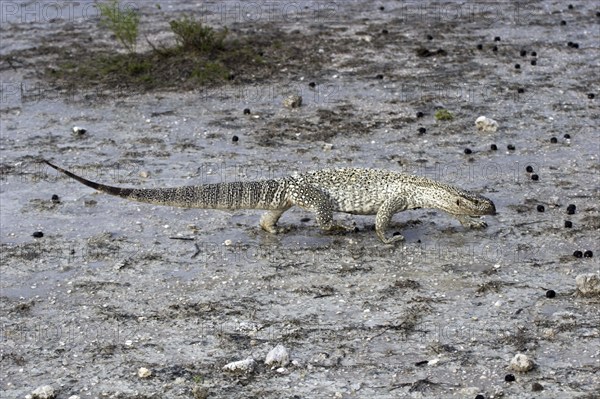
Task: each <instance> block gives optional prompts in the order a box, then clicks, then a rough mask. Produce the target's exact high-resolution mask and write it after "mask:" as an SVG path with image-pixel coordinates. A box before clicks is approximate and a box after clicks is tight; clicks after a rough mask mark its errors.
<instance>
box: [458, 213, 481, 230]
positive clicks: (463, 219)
mask: <svg viewBox="0 0 600 399" xmlns="http://www.w3.org/2000/svg"><path fill="white" fill-rule="evenodd" d="M458 221H459V222H460V224H462V225H463V226H465V227H468V228H470V229H483V228H486V227H487V223H486V222H484V221H483V220H481V219H479V218H476V217H472V216H460V217H459V218H458Z"/></svg>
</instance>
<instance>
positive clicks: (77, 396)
mask: <svg viewBox="0 0 600 399" xmlns="http://www.w3.org/2000/svg"><path fill="white" fill-rule="evenodd" d="M69 399H81V396H79V395H71V396H69Z"/></svg>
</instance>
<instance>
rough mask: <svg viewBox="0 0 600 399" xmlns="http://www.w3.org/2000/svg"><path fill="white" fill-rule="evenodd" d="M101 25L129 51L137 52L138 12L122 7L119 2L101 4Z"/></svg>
mask: <svg viewBox="0 0 600 399" xmlns="http://www.w3.org/2000/svg"><path fill="white" fill-rule="evenodd" d="M98 9H99V10H100V13H101V16H100V23H101V24H102V25H103V26H106V27H107V28H108V29H110V30H111V31H112V32H113V33H114V34H115V36H116V37H117V40H118V41H119V42H121V44H122V45H123V46H124V47H125V48H126V49H127V51H129V52H130V53H134V52H135V46H136V44H137V38H138V26H139V24H140V16H139V14H138V13H137V11H136V10H134V9H131V8H127V7H122V6H121V4H120V2H119V0H111V2H109V3H99V4H98Z"/></svg>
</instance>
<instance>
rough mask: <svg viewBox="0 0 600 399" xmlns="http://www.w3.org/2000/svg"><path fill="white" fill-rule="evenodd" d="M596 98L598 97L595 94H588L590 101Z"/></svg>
mask: <svg viewBox="0 0 600 399" xmlns="http://www.w3.org/2000/svg"><path fill="white" fill-rule="evenodd" d="M594 97H596V95H595V94H594V93H588V98H589V99H590V100H593V99H594Z"/></svg>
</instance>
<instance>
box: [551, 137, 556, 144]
mask: <svg viewBox="0 0 600 399" xmlns="http://www.w3.org/2000/svg"><path fill="white" fill-rule="evenodd" d="M550 142H551V143H553V144H554V143H558V139H557V138H556V137H552V138H550Z"/></svg>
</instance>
